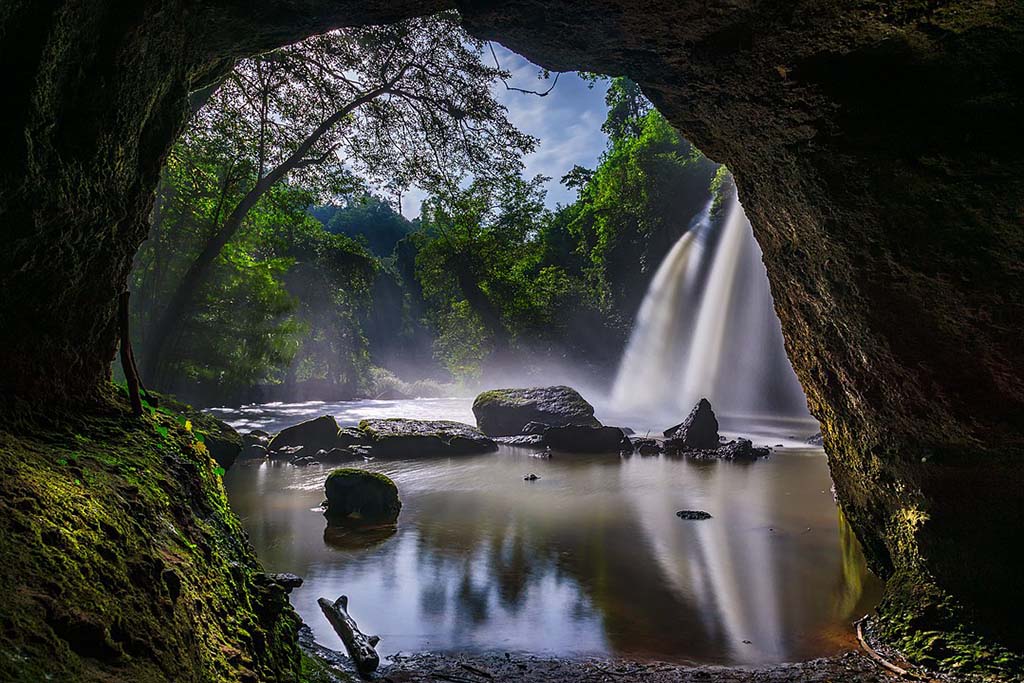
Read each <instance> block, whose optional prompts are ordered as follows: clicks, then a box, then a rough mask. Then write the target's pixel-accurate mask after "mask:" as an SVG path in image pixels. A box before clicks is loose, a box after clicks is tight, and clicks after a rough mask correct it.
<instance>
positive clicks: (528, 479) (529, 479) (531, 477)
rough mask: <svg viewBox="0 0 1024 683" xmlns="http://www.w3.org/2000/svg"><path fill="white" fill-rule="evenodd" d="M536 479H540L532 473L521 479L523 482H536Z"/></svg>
mask: <svg viewBox="0 0 1024 683" xmlns="http://www.w3.org/2000/svg"><path fill="white" fill-rule="evenodd" d="M538 479H540V477H538V476H537V475H536V474H534V473H533V472H530V473H529V474H527V475H526V476H525V477H523V481H537V480H538Z"/></svg>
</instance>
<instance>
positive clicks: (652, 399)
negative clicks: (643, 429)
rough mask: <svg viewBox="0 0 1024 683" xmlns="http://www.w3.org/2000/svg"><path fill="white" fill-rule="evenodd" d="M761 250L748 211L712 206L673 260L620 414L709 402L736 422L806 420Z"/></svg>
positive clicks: (649, 310)
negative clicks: (744, 418) (719, 216)
mask: <svg viewBox="0 0 1024 683" xmlns="http://www.w3.org/2000/svg"><path fill="white" fill-rule="evenodd" d="M773 306H774V304H773V302H772V298H771V291H770V289H769V286H768V276H767V274H766V273H765V270H764V265H763V263H762V261H761V250H760V247H758V245H757V242H756V241H755V240H754V236H753V231H752V229H751V227H750V222H749V221H748V220H747V217H746V215H745V214H744V213H743V207H742V206H740V203H739V201H738V200H736V199H732V200H731V201H730V204H729V206H728V209H727V211H726V214H725V217H724V220H721V221H716V220H713V219H712V217H711V216H710V206H709V207H708V209H706V210H705V211H704V212H703V213H702V214H700V216H698V218H697V219H696V220H695V221H694V222H693V224H691V226H690V228H689V229H688V230H687V232H686V233H685V234H684V235H683V236H682V237H681V238H680V239H679V241H678V242H676V244H675V246H674V247H673V248H672V250H671V251H670V252H669V253H668V254H667V255H666V257H665V259H664V260H663V261H662V263H661V265H660V266H659V268H658V271H657V273H656V274H655V276H654V278H653V279H652V280H651V284H650V286H649V288H648V290H647V294H646V295H645V297H644V300H643V303H642V304H641V306H640V311H639V313H638V314H637V318H636V322H635V324H634V326H633V332H632V334H631V336H630V339H629V343H628V345H627V347H626V351H625V353H624V354H623V357H622V362H621V363H620V365H619V372H618V375H617V376H616V379H615V385H614V387H613V389H612V395H611V403H612V407H613V409H614V410H615V411H616V412H619V413H623V414H629V413H638V412H644V413H651V412H656V413H664V414H665V415H678V414H679V413H680V411H685V410H688V409H689V408H690V407H692V406H693V404H694V403H696V402H697V400H698V399H699V398H700V397H701V396H706V397H707V398H709V399H710V400H711V402H712V404H713V405H714V406H715V408H716V410H717V411H720V412H726V413H730V414H734V415H751V414H758V415H777V416H793V417H797V416H799V417H806V416H807V407H806V402H805V399H804V395H803V391H802V390H801V388H800V385H799V383H798V382H797V379H796V375H795V374H794V373H793V369H792V366H791V365H790V364H789V359H788V358H787V357H786V353H785V348H784V345H783V339H782V330H781V328H780V326H779V320H778V318H777V317H776V316H775V310H774V307H773Z"/></svg>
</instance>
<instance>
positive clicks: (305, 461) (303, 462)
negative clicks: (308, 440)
mask: <svg viewBox="0 0 1024 683" xmlns="http://www.w3.org/2000/svg"><path fill="white" fill-rule="evenodd" d="M291 462H292V464H293V465H295V466H296V467H308V466H309V465H319V464H320V461H319V460H317V459H316V458H315V457H313V456H312V455H303V456H302V457H299V458H295V459H294V460H292V461H291Z"/></svg>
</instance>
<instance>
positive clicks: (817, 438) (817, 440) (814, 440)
mask: <svg viewBox="0 0 1024 683" xmlns="http://www.w3.org/2000/svg"><path fill="white" fill-rule="evenodd" d="M807 443H809V444H811V445H812V446H824V445H825V437H824V436H823V435H822V433H821V432H818V433H817V434H815V435H814V436H812V437H810V438H809V439H807Z"/></svg>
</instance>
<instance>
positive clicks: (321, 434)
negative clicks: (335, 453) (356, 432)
mask: <svg viewBox="0 0 1024 683" xmlns="http://www.w3.org/2000/svg"><path fill="white" fill-rule="evenodd" d="M337 445H338V423H337V422H336V421H335V419H334V417H333V416H331V415H321V416H320V417H318V418H316V419H315V420H307V421H306V422H300V423H299V424H297V425H295V426H293V427H288V428H286V429H282V430H281V432H280V433H279V434H278V435H277V436H275V437H274V438H273V439H271V440H270V443H269V444H268V446H267V450H268V451H269V452H270V455H271V457H274V454H275V453H277V452H279V451H282V450H284V449H286V448H294V447H296V446H298V447H299V450H297V451H292V453H291V454H292V455H293V456H295V457H301V456H306V455H314V454H316V452H317V451H319V450H330V449H332V448H334V447H335V446H337Z"/></svg>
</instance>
